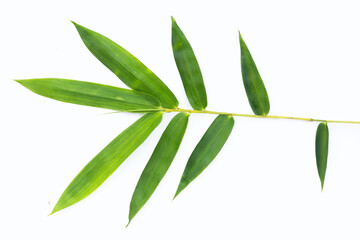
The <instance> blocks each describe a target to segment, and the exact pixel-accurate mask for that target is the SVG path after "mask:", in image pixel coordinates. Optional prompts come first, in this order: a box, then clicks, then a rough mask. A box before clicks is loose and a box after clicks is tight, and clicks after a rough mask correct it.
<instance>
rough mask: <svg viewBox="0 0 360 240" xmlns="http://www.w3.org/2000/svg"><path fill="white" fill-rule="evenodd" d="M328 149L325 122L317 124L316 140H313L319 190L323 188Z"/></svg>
mask: <svg viewBox="0 0 360 240" xmlns="http://www.w3.org/2000/svg"><path fill="white" fill-rule="evenodd" d="M328 148H329V128H328V126H327V124H326V122H322V123H320V124H319V126H318V128H317V130H316V140H315V152H316V165H317V170H318V174H319V178H320V182H321V190H322V189H323V188H324V181H325V174H326V166H327V157H328Z"/></svg>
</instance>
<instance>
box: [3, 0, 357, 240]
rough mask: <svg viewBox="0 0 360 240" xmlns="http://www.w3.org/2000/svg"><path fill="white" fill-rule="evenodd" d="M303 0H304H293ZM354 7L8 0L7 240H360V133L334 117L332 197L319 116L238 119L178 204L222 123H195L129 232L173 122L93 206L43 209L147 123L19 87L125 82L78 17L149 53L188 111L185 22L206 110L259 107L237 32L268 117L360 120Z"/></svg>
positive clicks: (148, 61)
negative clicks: (318, 158)
mask: <svg viewBox="0 0 360 240" xmlns="http://www.w3.org/2000/svg"><path fill="white" fill-rule="evenodd" d="M296 2H297V3H296ZM359 8H360V7H359V6H358V1H329V0H327V1H314V0H311V1H307V0H303V1H277V0H272V1H268V0H266V1H260V0H248V1H243V0H238V1H221V3H220V2H219V1H194V0H192V1H186V0H182V1H169V0H167V1H154V0H152V1H115V0H113V1H105V0H104V1H74V0H72V1H65V0H62V1H25V0H22V1H17V0H11V1H9V0H8V1H1V3H0V26H1V35H0V106H1V118H0V123H1V124H0V146H1V148H0V149H1V159H0V163H1V164H0V187H1V192H0V239H174V240H175V239H247V240H252V239H276V240H279V239H359V238H360V228H359V224H360V204H359V203H360V187H359V185H360V174H359V173H360V153H359V146H360V126H358V125H350V124H329V130H330V149H329V158H328V169H327V175H326V181H325V187H324V191H323V192H321V191H320V181H319V179H318V176H317V171H316V164H315V153H314V141H315V131H316V127H317V123H311V122H301V121H290V120H271V119H246V118H236V122H235V126H234V129H233V132H232V134H231V136H230V138H229V140H228V142H227V144H226V145H225V147H224V148H223V149H222V151H221V152H220V154H219V155H218V157H217V158H216V159H215V160H214V161H213V162H212V163H211V165H210V166H209V167H208V168H207V169H206V170H205V171H204V172H203V173H202V174H201V175H200V176H199V177H198V178H197V179H196V180H195V181H194V182H193V183H191V184H190V185H189V186H188V188H187V189H186V190H185V191H183V192H182V193H181V194H180V195H179V196H178V197H177V199H175V200H174V201H172V197H173V195H174V193H175V190H176V187H177V185H178V182H179V179H180V176H181V174H182V171H183V169H184V166H185V164H186V161H187V159H188V158H189V156H190V154H191V152H192V150H193V149H194V147H195V145H196V144H197V142H198V141H199V139H200V138H201V136H202V134H203V133H204V132H205V131H206V129H207V127H208V126H209V124H210V123H211V121H212V120H213V119H214V118H215V116H203V115H192V116H191V118H190V121H189V126H188V129H187V132H186V135H185V138H184V140H183V144H182V146H181V148H180V150H179V152H178V154H177V156H176V158H175V159H174V162H173V164H172V166H171V167H170V169H169V171H168V173H167V174H166V176H165V177H164V179H163V181H162V182H161V184H160V185H159V187H158V189H157V190H156V192H155V193H154V195H153V196H152V198H151V199H150V200H149V202H148V203H147V204H146V205H145V207H144V208H143V209H142V210H141V211H140V212H139V213H138V215H137V216H136V217H135V218H134V219H133V221H132V223H131V224H130V226H129V227H128V228H125V225H126V224H127V215H128V206H129V203H130V199H131V195H132V191H133V189H134V187H135V185H136V182H137V180H138V178H139V176H140V174H141V172H142V170H143V168H144V166H145V164H146V162H147V160H148V159H149V157H150V155H151V153H152V150H153V149H154V146H155V145H156V143H157V140H158V139H159V137H160V136H161V133H162V131H163V130H164V129H165V127H166V125H167V123H168V122H169V120H170V119H171V117H170V116H169V115H166V116H165V117H164V120H163V122H162V123H161V125H160V126H159V127H158V128H157V129H156V130H155V131H154V132H153V134H152V135H151V136H150V137H149V138H148V140H147V141H146V142H145V143H144V144H143V145H142V146H141V147H140V148H139V149H138V150H137V151H136V152H134V154H133V155H131V156H130V157H129V158H128V159H127V160H126V161H125V162H124V163H123V165H122V166H121V167H120V168H119V169H118V170H117V171H116V172H115V173H114V174H113V175H112V176H111V177H110V178H109V179H108V180H107V181H106V182H105V183H104V184H103V185H102V186H101V187H100V188H99V189H98V190H96V191H95V192H94V193H93V194H92V195H91V196H90V197H88V198H87V199H85V200H83V201H81V202H80V203H78V204H76V205H74V206H72V207H69V208H68V209H65V210H63V211H61V212H59V213H56V214H54V215H52V216H47V215H48V214H49V213H50V212H51V210H52V208H53V207H54V205H55V203H56V201H57V200H58V198H59V196H60V195H61V193H62V191H63V190H64V189H65V187H66V186H67V185H68V184H69V182H70V181H71V180H72V178H73V177H74V176H75V175H76V174H77V173H78V172H79V171H80V170H81V169H82V167H83V166H84V165H85V164H86V163H87V162H88V161H89V160H91V159H92V157H94V156H95V155H96V154H97V153H98V152H99V151H100V150H101V149H102V148H103V147H105V146H106V145H107V143H109V142H110V141H111V140H112V139H113V138H114V137H115V136H116V135H118V134H119V133H120V132H121V131H122V130H124V129H125V128H126V127H127V126H129V125H130V124H131V123H133V122H134V121H135V120H136V119H138V118H139V116H140V115H137V114H128V113H121V114H120V113H119V114H105V113H108V112H111V111H107V110H102V109H96V108H90V107H83V106H77V105H72V104H66V103H61V102H56V101H54V100H50V99H46V98H43V97H40V96H38V95H35V94H33V93H32V92H30V91H28V90H27V89H25V88H23V87H22V86H20V85H19V84H17V83H16V82H14V81H12V79H24V78H37V77H61V78H70V79H77V80H84V81H93V82H98V83H103V84H109V85H114V86H119V87H124V84H123V83H122V82H121V81H120V80H119V79H117V77H116V76H115V75H113V74H112V73H111V72H110V71H109V70H108V69H107V68H106V67H104V66H103V65H102V64H101V63H100V62H98V61H97V59H96V58H95V57H93V56H92V54H91V53H90V52H89V51H88V50H87V49H86V47H85V46H84V45H83V43H82V41H81V39H80V38H79V36H78V34H77V32H76V30H75V28H74V27H73V25H72V24H71V22H70V21H69V20H73V21H75V22H77V23H79V24H81V25H83V26H85V27H88V28H90V29H93V30H95V31H97V32H99V33H101V34H104V35H105V36H107V37H109V38H111V39H112V40H114V41H115V42H117V43H119V44H120V45H122V46H123V47H124V48H126V49H127V50H128V51H130V52H131V53H133V54H134V55H135V56H136V57H138V58H139V59H140V60H141V61H142V62H143V63H144V64H145V65H147V66H148V67H149V68H150V69H151V70H152V71H154V72H155V73H156V74H157V75H158V76H159V77H160V78H161V79H162V80H163V81H164V82H165V83H166V84H167V85H168V86H169V88H170V89H171V90H172V91H173V92H174V93H175V95H176V96H177V97H178V99H179V101H180V107H183V108H189V106H190V105H189V104H188V102H187V99H186V96H185V93H184V90H183V87H182V84H181V80H180V77H179V74H178V72H177V69H176V65H175V62H174V60H173V56H172V50H171V44H170V43H171V42H170V39H171V20H170V16H174V17H175V19H176V20H177V22H178V24H179V26H180V27H181V28H182V30H183V31H184V33H185V34H186V36H187V38H188V40H189V41H190V43H191V44H192V47H193V49H194V51H195V54H196V56H197V59H198V61H199V64H200V67H201V69H202V73H203V76H204V81H205V84H206V90H207V95H208V103H209V104H208V108H207V109H208V110H217V111H228V112H238V113H250V114H251V113H252V112H251V108H250V107H249V105H248V102H247V98H246V95H245V91H244V88H243V85H242V80H241V72H240V58H239V44H238V33H237V30H241V33H242V35H243V37H244V40H245V41H246V43H247V45H248V47H249V49H250V51H251V53H252V55H253V57H254V59H255V61H256V64H257V66H258V68H259V71H260V73H261V75H262V78H263V80H264V83H265V85H266V87H267V90H268V93H269V97H270V102H271V110H270V114H271V115H285V116H298V117H313V118H321V119H340V120H360V107H359V103H360V94H359V91H360V73H359V66H360V57H359V56H360V44H359V43H360V28H359V23H360V14H359Z"/></svg>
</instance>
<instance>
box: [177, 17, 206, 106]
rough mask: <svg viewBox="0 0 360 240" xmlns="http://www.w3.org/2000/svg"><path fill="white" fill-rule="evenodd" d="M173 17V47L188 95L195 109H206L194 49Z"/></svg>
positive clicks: (203, 89)
mask: <svg viewBox="0 0 360 240" xmlns="http://www.w3.org/2000/svg"><path fill="white" fill-rule="evenodd" d="M171 19H172V49H173V53H174V58H175V62H176V65H177V68H178V70H179V73H180V76H181V80H182V82H183V85H184V88H185V92H186V96H187V98H188V99H189V102H190V104H191V106H192V107H193V109H195V110H204V109H205V108H206V106H207V97H206V91H205V85H204V81H203V77H202V74H201V71H200V67H199V64H198V62H197V60H196V57H195V54H194V51H193V49H192V47H191V45H190V43H189V41H188V40H187V39H186V37H185V35H184V33H183V32H182V31H181V29H180V27H179V26H178V25H177V23H176V22H175V19H174V18H173V17H171Z"/></svg>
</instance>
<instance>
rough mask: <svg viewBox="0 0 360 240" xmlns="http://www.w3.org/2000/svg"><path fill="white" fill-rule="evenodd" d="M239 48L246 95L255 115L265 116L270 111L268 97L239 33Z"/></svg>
mask: <svg viewBox="0 0 360 240" xmlns="http://www.w3.org/2000/svg"><path fill="white" fill-rule="evenodd" d="M239 38H240V48H241V73H242V78H243V82H244V87H245V91H246V95H247V97H248V100H249V103H250V106H251V108H252V110H253V112H254V113H255V114H256V115H267V114H268V113H269V111H270V102H269V97H268V94H267V92H266V88H265V85H264V83H263V81H262V79H261V76H260V74H259V71H258V69H257V67H256V65H255V62H254V60H253V58H252V56H251V54H250V51H249V49H248V47H247V46H246V44H245V42H244V39H243V38H242V36H241V34H240V32H239Z"/></svg>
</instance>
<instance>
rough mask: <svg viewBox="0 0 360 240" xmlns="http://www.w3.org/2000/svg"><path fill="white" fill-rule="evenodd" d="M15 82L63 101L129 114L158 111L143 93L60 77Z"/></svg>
mask: <svg viewBox="0 0 360 240" xmlns="http://www.w3.org/2000/svg"><path fill="white" fill-rule="evenodd" d="M16 81H17V82H19V83H20V84H22V85H23V86H24V87H26V88H28V89H29V90H30V91H32V92H34V93H37V94H39V95H41V96H44V97H48V98H52V99H55V100H58V101H62V102H68V103H75V104H80V105H85V106H92V107H99V108H107V109H113V110H118V111H129V112H146V111H159V110H161V106H160V102H159V100H158V99H156V98H155V97H153V96H152V95H150V94H147V93H143V92H138V91H133V90H128V89H123V88H117V87H112V86H108V85H102V84H97V83H91V82H82V81H76V80H68V79H60V78H40V79H26V80H16Z"/></svg>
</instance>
